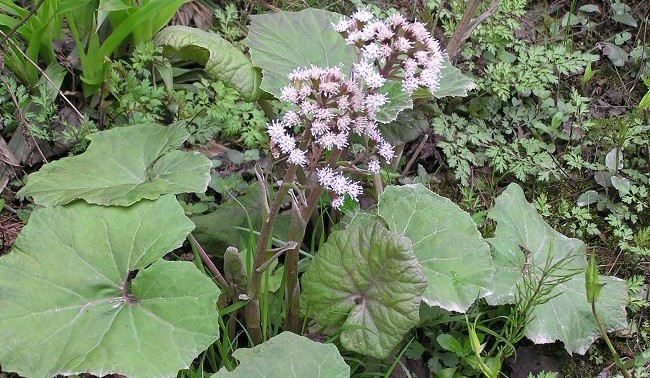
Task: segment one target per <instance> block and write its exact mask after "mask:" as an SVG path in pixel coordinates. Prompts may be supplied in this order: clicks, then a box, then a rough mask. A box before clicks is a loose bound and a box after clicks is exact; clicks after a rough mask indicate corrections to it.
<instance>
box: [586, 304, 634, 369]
mask: <svg viewBox="0 0 650 378" xmlns="http://www.w3.org/2000/svg"><path fill="white" fill-rule="evenodd" d="M591 312H592V313H593V314H594V318H595V319H596V323H598V328H599V329H600V334H601V335H603V339H605V343H607V347H608V348H609V351H610V352H611V353H612V357H613V358H614V363H615V364H616V366H618V368H619V369H621V371H622V372H623V377H625V378H632V376H631V375H630V373H629V372H628V371H627V369H626V368H625V367H624V365H623V362H622V361H621V358H620V357H619V356H618V353H616V349H614V346H613V345H612V342H611V341H610V340H609V336H607V330H606V329H605V326H604V325H603V322H601V321H600V317H599V316H598V313H597V312H596V302H595V301H594V302H591Z"/></svg>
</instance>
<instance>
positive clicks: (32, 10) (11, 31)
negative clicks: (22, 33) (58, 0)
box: [0, 0, 45, 46]
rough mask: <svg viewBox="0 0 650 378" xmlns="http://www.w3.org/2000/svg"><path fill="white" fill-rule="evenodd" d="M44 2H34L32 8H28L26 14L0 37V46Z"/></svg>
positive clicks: (41, 0) (43, 0)
mask: <svg viewBox="0 0 650 378" xmlns="http://www.w3.org/2000/svg"><path fill="white" fill-rule="evenodd" d="M44 2H45V0H40V1H39V2H38V3H37V4H36V6H35V7H33V8H32V9H31V10H30V11H29V12H28V13H27V14H26V15H25V17H23V18H22V20H20V21H18V23H17V24H16V25H15V26H14V27H13V28H11V30H9V31H8V32H7V34H5V35H4V36H3V37H2V39H0V46H4V44H5V42H7V40H8V39H9V38H11V36H12V35H14V33H16V31H18V28H20V27H21V26H22V25H23V24H24V23H25V22H27V20H29V18H30V17H32V15H33V14H34V13H36V11H37V10H38V8H40V7H41V5H43V3H44Z"/></svg>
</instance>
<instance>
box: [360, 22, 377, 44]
mask: <svg viewBox="0 0 650 378" xmlns="http://www.w3.org/2000/svg"><path fill="white" fill-rule="evenodd" d="M359 36H360V38H361V40H362V41H364V42H367V41H370V40H371V39H373V38H375V27H374V25H373V24H368V25H366V26H364V27H363V29H361V34H360V35H359Z"/></svg>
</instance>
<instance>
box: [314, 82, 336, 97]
mask: <svg viewBox="0 0 650 378" xmlns="http://www.w3.org/2000/svg"><path fill="white" fill-rule="evenodd" d="M339 86H340V85H339V83H337V82H335V81H324V82H321V83H320V85H319V86H318V91H319V92H320V93H321V94H322V95H324V96H332V95H335V94H337V93H338V92H339Z"/></svg>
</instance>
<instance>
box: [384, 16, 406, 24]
mask: <svg viewBox="0 0 650 378" xmlns="http://www.w3.org/2000/svg"><path fill="white" fill-rule="evenodd" d="M387 21H388V23H389V24H391V25H393V26H399V25H402V24H404V22H406V19H405V18H404V16H402V15H401V14H399V13H395V14H392V15H390V16H389V17H388V19H387Z"/></svg>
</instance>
